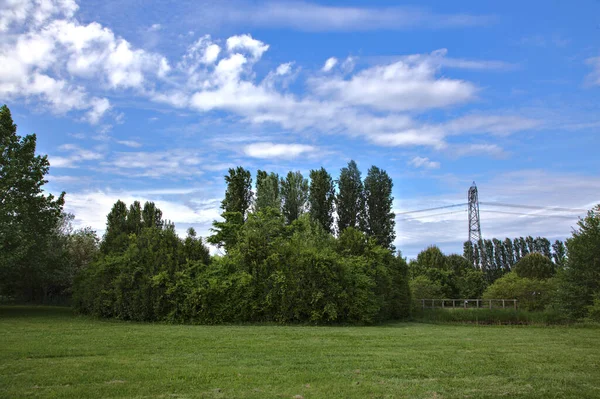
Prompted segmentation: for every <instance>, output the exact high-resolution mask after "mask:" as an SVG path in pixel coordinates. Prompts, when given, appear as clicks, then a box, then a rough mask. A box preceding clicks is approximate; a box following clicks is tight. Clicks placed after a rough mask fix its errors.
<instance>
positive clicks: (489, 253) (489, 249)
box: [463, 236, 567, 283]
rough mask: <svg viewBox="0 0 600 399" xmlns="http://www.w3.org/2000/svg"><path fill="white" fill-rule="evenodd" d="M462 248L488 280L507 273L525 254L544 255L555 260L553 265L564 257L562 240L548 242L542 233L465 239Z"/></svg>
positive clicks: (563, 259)
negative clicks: (498, 237)
mask: <svg viewBox="0 0 600 399" xmlns="http://www.w3.org/2000/svg"><path fill="white" fill-rule="evenodd" d="M463 249H464V252H463V256H464V257H465V258H466V259H468V260H469V261H470V262H471V263H473V265H475V266H477V267H479V268H481V269H482V270H484V273H485V275H486V279H487V280H488V282H490V283H492V282H494V281H495V280H496V279H498V278H500V277H502V276H503V275H504V274H506V273H509V272H510V271H511V270H512V269H513V268H514V267H515V266H516V264H517V263H518V262H519V261H520V260H521V259H522V258H524V257H525V256H527V255H528V254H532V253H537V254H541V255H543V256H544V257H546V258H547V259H550V260H552V261H553V262H554V264H555V265H556V267H555V269H556V268H562V267H564V266H565V264H566V260H567V251H566V248H565V245H564V243H563V242H562V241H560V240H556V241H555V242H554V244H551V243H550V240H548V239H547V238H544V237H537V238H533V237H531V236H528V237H525V238H523V237H519V238H515V239H514V240H511V239H510V238H505V239H504V240H503V241H502V240H499V239H497V238H493V239H491V240H480V241H479V242H478V243H476V244H473V243H471V242H469V241H466V242H465V243H464V246H463Z"/></svg>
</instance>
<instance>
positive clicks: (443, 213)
mask: <svg viewBox="0 0 600 399" xmlns="http://www.w3.org/2000/svg"><path fill="white" fill-rule="evenodd" d="M465 211H466V209H463V210H462V211H451V212H442V213H435V214H433V215H424V216H421V218H431V217H436V216H444V215H452V214H454V213H462V212H465ZM399 220H401V221H407V220H419V217H406V218H402V219H399Z"/></svg>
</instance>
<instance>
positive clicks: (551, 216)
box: [481, 209, 573, 220]
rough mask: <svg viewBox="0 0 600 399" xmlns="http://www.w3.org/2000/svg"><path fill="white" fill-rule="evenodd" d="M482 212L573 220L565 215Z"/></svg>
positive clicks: (483, 210)
mask: <svg viewBox="0 0 600 399" xmlns="http://www.w3.org/2000/svg"><path fill="white" fill-rule="evenodd" d="M481 212H488V213H501V214H504V215H520V216H530V217H541V218H561V219H570V220H573V216H565V215H540V214H531V213H519V212H506V211H494V210H490V209H482V210H481Z"/></svg>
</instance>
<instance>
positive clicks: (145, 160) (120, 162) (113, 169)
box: [102, 149, 202, 178]
mask: <svg viewBox="0 0 600 399" xmlns="http://www.w3.org/2000/svg"><path fill="white" fill-rule="evenodd" d="M201 164H202V158H201V157H200V154H199V153H198V152H196V151H193V150H187V149H172V150H168V151H162V152H142V151H138V152H135V151H132V152H117V153H116V154H115V155H114V156H113V157H112V158H111V159H109V160H107V161H106V162H103V163H102V165H103V166H104V167H105V169H104V171H105V172H108V173H116V174H122V175H126V176H138V177H141V176H147V177H154V178H158V177H162V176H174V175H175V176H181V177H190V176H195V175H200V174H202V170H201V169H200V168H201Z"/></svg>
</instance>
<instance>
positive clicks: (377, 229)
mask: <svg viewBox="0 0 600 399" xmlns="http://www.w3.org/2000/svg"><path fill="white" fill-rule="evenodd" d="M309 177H310V182H309V180H308V179H306V178H305V177H304V176H302V173H300V172H299V171H297V172H292V171H290V172H288V174H287V175H286V176H285V178H283V177H281V178H280V177H279V175H277V174H275V173H273V172H271V173H268V172H266V171H263V170H258V171H257V174H256V195H255V193H254V192H253V191H252V177H251V174H250V171H248V170H246V169H244V168H242V167H238V168H235V169H233V168H232V169H229V172H228V175H227V176H225V181H226V183H227V189H226V192H225V198H224V199H223V201H222V202H221V209H223V213H222V215H221V216H222V218H223V220H222V221H215V222H214V223H213V231H214V233H215V234H214V235H213V236H211V237H210V238H209V242H211V243H212V244H215V245H217V246H219V247H224V248H225V249H226V250H228V249H229V248H231V247H232V246H233V245H234V243H235V241H236V234H237V232H238V231H239V229H240V227H241V226H242V225H243V224H244V222H245V221H246V220H247V218H248V215H249V213H251V212H261V211H265V210H267V209H272V210H275V211H277V212H280V213H281V214H282V216H283V217H284V219H285V222H286V223H287V224H292V223H293V222H294V221H295V220H297V219H298V218H300V217H301V216H302V215H304V214H308V215H309V216H310V218H311V219H312V220H313V221H314V222H316V223H318V224H319V225H320V226H321V228H323V230H324V231H326V232H329V233H331V234H335V233H336V232H337V233H342V232H343V231H344V230H345V229H347V228H349V227H352V228H355V229H358V230H360V231H362V232H364V233H365V234H366V235H367V236H369V237H372V238H373V239H374V240H375V242H376V243H377V244H378V245H380V246H382V247H384V248H389V249H393V244H392V243H393V241H394V239H395V231H394V226H395V220H394V218H395V214H394V213H393V211H392V203H393V200H394V197H393V196H392V187H393V183H392V179H391V178H390V177H389V176H388V174H387V172H386V171H384V170H381V169H379V168H378V167H376V166H372V167H371V168H370V169H369V171H368V173H367V177H366V178H365V179H364V181H363V180H362V179H361V172H360V171H359V170H358V167H357V165H356V162H354V161H350V162H349V163H348V166H347V167H344V168H342V170H341V171H340V176H339V179H338V180H335V181H334V180H333V178H332V177H331V175H330V174H329V173H328V172H327V171H326V170H325V169H324V168H320V169H316V170H311V171H310V176H309ZM336 186H337V191H336ZM334 213H335V214H337V223H335V224H334V220H335V218H334Z"/></svg>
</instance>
